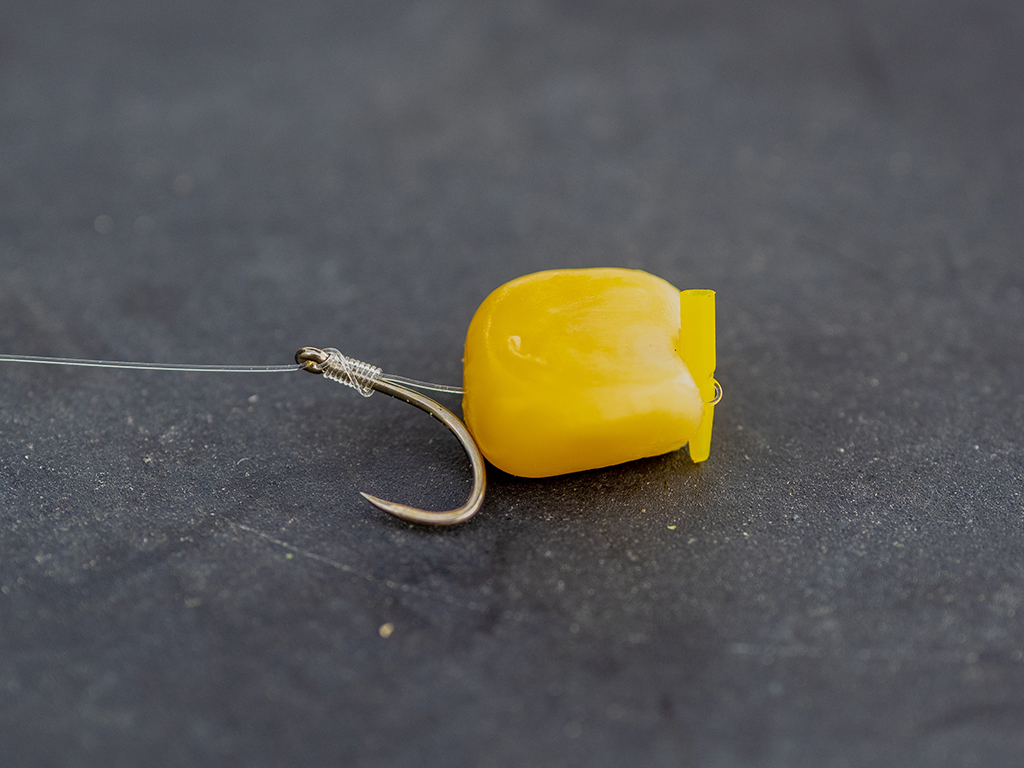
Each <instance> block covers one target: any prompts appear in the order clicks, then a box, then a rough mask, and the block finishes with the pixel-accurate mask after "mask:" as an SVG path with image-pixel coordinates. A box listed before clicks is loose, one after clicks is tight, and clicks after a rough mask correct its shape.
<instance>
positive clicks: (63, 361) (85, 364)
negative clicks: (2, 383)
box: [0, 355, 302, 373]
mask: <svg viewBox="0 0 1024 768" xmlns="http://www.w3.org/2000/svg"><path fill="white" fill-rule="evenodd" d="M0 362H3V363H37V364H39V365H69V366H76V367H78V368H119V369H122V370H136V371H183V372H193V373H196V372H198V373H284V372H285V371H299V370H302V369H301V367H300V366H298V365H295V364H292V365H189V364H186V363H179V364H173V363H129V362H125V361H122V360H81V359H78V358H74V357H37V356H35V355H0Z"/></svg>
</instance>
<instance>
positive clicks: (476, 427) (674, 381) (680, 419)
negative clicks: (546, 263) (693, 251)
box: [0, 269, 721, 525]
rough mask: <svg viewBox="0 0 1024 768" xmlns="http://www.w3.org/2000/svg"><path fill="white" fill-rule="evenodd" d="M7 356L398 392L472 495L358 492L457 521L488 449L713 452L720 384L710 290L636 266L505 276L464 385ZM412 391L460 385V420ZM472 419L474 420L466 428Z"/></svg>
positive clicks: (560, 468)
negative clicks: (449, 497) (461, 463)
mask: <svg viewBox="0 0 1024 768" xmlns="http://www.w3.org/2000/svg"><path fill="white" fill-rule="evenodd" d="M0 361H6V362H21V363H44V364H49V365H73V366H88V367H94V368H128V369H141V370H160V371H208V372H218V373H227V372H234V373H267V372H278V371H294V370H304V371H309V372H311V373H317V374H321V375H323V376H324V377H326V378H328V379H331V380H333V381H337V382H339V383H341V384H345V385H347V386H350V387H352V388H353V389H355V390H357V391H358V392H359V393H360V394H362V395H364V396H367V397H369V396H370V395H371V394H373V393H374V392H383V393H385V394H388V395H391V396H392V397H396V398H398V399H400V400H404V401H405V402H407V403H410V404H412V405H415V406H416V407H418V408H421V409H423V410H424V411H426V412H428V413H429V414H431V415H432V416H434V417H435V418H437V419H439V420H440V421H441V422H442V423H444V425H445V426H446V427H448V429H450V430H451V431H452V433H453V434H454V435H455V436H456V437H457V438H458V440H459V442H461V443H462V446H463V448H465V450H466V454H467V455H468V456H469V460H470V463H471V465H472V469H473V489H472V491H471V492H470V496H469V500H468V501H467V502H466V503H465V504H463V505H462V506H461V507H459V508H458V509H453V510H450V511H447V512H429V511H426V510H422V509H417V508H415V507H410V506H407V505H405V504H398V503H395V502H391V501H385V500H384V499H379V498H377V497H376V496H370V495H369V494H366V493H364V494H362V495H363V496H365V497H366V498H367V499H368V500H369V501H370V502H371V503H372V504H374V505H375V506H377V507H379V508H380V509H383V510H385V511H387V512H390V513H391V514H393V515H396V516H397V517H400V518H402V519H404V520H409V521H412V522H417V523H425V524H432V525H453V524H455V523H461V522H464V521H466V520H468V519H469V518H471V517H472V516H473V515H474V514H476V512H477V510H479V509H480V506H481V505H482V504H483V498H484V489H485V487H486V470H485V465H484V456H486V457H487V459H488V460H490V462H491V463H492V464H494V465H495V466H496V467H498V468H500V469H503V470H504V471H506V472H509V473H511V474H513V475H520V476H523V477H549V476H551V475H561V474H565V473H568V472H579V471H581V470H585V469H596V468H598V467H607V466H610V465H612V464H620V463H622V462H626V461H632V460H634V459H640V458H643V457H645V456H657V455H659V454H662V453H668V452H670V451H675V450H678V449H679V448H681V447H682V446H684V445H686V444H687V443H689V446H690V457H691V458H692V459H693V461H695V462H701V461H704V460H705V459H707V457H708V452H709V450H710V446H711V426H712V421H713V418H714V410H715V403H717V402H718V400H719V399H720V398H721V388H720V387H719V386H718V382H716V381H715V379H714V372H715V294H714V291H705V290H699V291H682V292H681V293H680V291H679V290H678V289H676V288H674V287H673V286H672V285H670V284H669V283H667V282H665V281H664V280H662V279H661V278H659V277H655V276H654V275H650V274H648V273H646V272H641V271H639V270H631V269H563V270H552V271H549V272H537V273H536V274H532V275H526V276H525V277H520V278H519V279H517V280H513V281H512V282H510V283H507V284H505V285H503V286H502V287H500V288H498V289H497V290H496V291H494V292H493V293H492V294H491V295H490V296H488V297H487V299H486V300H485V301H484V303H483V304H481V305H480V308H479V309H478V310H477V312H476V315H475V316H474V317H473V321H472V322H471V323H470V326H469V332H468V333H467V335H466V353H465V359H464V368H463V387H462V388H459V387H449V386H444V385H438V384H429V383H427V382H422V381H415V380H413V379H406V378H403V377H401V376H392V375H385V374H384V373H383V372H382V371H381V369H380V368H377V367H376V366H372V365H369V364H367V363H363V362H360V361H358V360H353V359H352V358H349V357H346V356H345V355H343V354H342V353H341V352H339V351H338V350H336V349H332V348H328V349H319V348H317V347H303V348H302V349H300V350H299V351H298V352H296V353H295V362H296V365H272V366H248V365H175V364H165V363H130V362H111V361H101V360H78V359H70V358H63V357H35V356H24V355H2V354H0ZM416 390H432V391H439V392H449V393H461V394H463V400H462V407H463V412H464V413H465V417H466V424H463V423H462V421H460V420H459V418H458V417H457V416H456V415H455V414H453V413H452V412H451V411H449V410H448V409H447V408H445V407H444V406H443V405H441V404H440V403H438V402H436V401H434V400H432V399H431V398H429V397H426V396H425V395H423V394H422V393H421V392H418V391H416ZM467 426H468V429H467Z"/></svg>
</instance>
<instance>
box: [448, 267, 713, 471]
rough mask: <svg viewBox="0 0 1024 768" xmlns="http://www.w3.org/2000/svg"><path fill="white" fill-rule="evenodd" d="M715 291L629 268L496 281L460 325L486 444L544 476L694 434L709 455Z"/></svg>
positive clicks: (467, 399)
mask: <svg viewBox="0 0 1024 768" xmlns="http://www.w3.org/2000/svg"><path fill="white" fill-rule="evenodd" d="M714 301H715V295H714V292H713V291H703V290H700V291H683V292H682V293H680V291H679V290H678V289H677V288H675V287H673V286H672V285H671V284H669V283H668V282H666V281H665V280H662V279H661V278H659V277H655V276H654V275H651V274H648V273H646V272H642V271H639V270H630V269H569V270H552V271H548V272H538V273H536V274H532V275H526V276H525V277H520V278H518V279H517V280H513V281H512V282H510V283H506V284H505V285H503V286H502V287H500V288H498V289H497V290H496V291H494V292H493V293H492V294H491V295H490V296H488V297H487V299H486V300H485V301H484V303H483V304H481V305H480V308H479V309H478V310H477V312H476V315H474V317H473V321H472V323H471V324H470V326H469V332H468V334H467V336H466V354H465V361H464V371H463V388H464V392H465V394H464V396H463V401H462V408H463V413H464V415H465V419H466V424H467V426H468V428H469V430H470V432H471V433H472V434H473V437H474V438H475V440H476V442H477V444H478V445H479V446H480V450H481V451H482V452H483V454H484V456H486V457H487V459H488V460H489V461H490V462H491V463H492V464H494V465H495V466H496V467H498V468H499V469H502V470H504V471H505V472H509V473H511V474H513V475H520V476H523V477H548V476H551V475H560V474H564V473H567V472H579V471H581V470H585V469H595V468H597V467H606V466H610V465H612V464H619V463H622V462H625V461H632V460H634V459H639V458H643V457H645V456H657V455H659V454H662V453H668V452H669V451H675V450H678V449H679V448H681V447H682V446H683V445H685V444H687V443H689V444H690V455H691V457H692V459H693V460H694V461H704V460H705V459H706V458H707V457H708V452H709V449H710V443H711V425H712V418H713V413H714V403H715V402H717V400H716V399H715V398H716V384H715V381H714V378H713V374H714V370H715V321H714V316H715V303H714Z"/></svg>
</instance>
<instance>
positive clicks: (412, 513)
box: [360, 380, 487, 525]
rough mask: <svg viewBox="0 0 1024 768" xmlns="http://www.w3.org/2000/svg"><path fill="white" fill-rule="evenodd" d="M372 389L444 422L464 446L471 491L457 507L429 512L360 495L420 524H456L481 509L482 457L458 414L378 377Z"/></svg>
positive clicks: (483, 472) (379, 506)
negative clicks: (470, 477) (470, 466)
mask: <svg viewBox="0 0 1024 768" xmlns="http://www.w3.org/2000/svg"><path fill="white" fill-rule="evenodd" d="M373 388H374V390H376V391H377V392H381V393H383V394H385V395H390V396H391V397H394V398H397V399H399V400H402V401H403V402H406V403H409V405H415V406H416V407H417V408H419V409H421V410H424V411H426V412H427V413H429V414H430V415H431V416H433V417H434V418H435V419H437V420H438V421H440V422H441V423H442V424H444V425H445V426H446V427H447V428H448V429H449V431H451V433H452V434H454V435H455V437H456V438H457V439H458V441H459V442H460V443H461V444H462V447H463V449H465V451H466V455H467V456H468V457H469V462H470V464H471V465H472V468H473V490H472V491H470V494H469V500H468V501H467V502H466V503H465V504H463V505H462V506H461V507H459V508H458V509H452V510H449V511H447V512H430V511H428V510H425V509H417V508H416V507H410V506H408V505H407V504H399V503H397V502H394V501H387V500H385V499H381V498H379V497H377V496H373V495H371V494H369V493H362V492H360V495H361V496H362V497H363V498H364V499H366V500H367V501H368V502H370V503H371V504H373V506H375V507H377V509H382V510H384V511H385V512H387V513H388V514H391V515H394V516H395V517H400V518H401V519H402V520H407V521H409V522H410V523H420V524H422V525H456V524H458V523H464V522H466V521H467V520H469V518H471V517H472V516H473V515H475V514H476V513H477V512H478V511H479V510H480V506H481V505H482V504H483V503H484V489H485V488H486V486H487V471H486V469H485V465H484V457H483V455H482V454H481V453H480V449H479V448H478V447H477V445H476V441H475V440H474V439H473V436H472V435H471V434H469V430H468V429H466V425H465V424H463V423H462V421H461V420H460V419H459V417H458V416H456V415H455V414H454V413H452V412H451V411H449V410H448V409H447V408H445V407H444V406H443V405H441V404H440V403H438V402H436V401H434V400H431V399H430V398H429V397H427V396H425V395H421V394H420V393H419V392H414V391H413V390H411V389H407V388H406V387H403V386H401V385H399V384H393V383H391V382H388V381H384V380H378V381H376V382H374V384H373Z"/></svg>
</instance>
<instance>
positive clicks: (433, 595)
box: [231, 523, 487, 611]
mask: <svg viewBox="0 0 1024 768" xmlns="http://www.w3.org/2000/svg"><path fill="white" fill-rule="evenodd" d="M231 525H232V527H234V528H238V529H240V530H243V531H245V532H246V533H251V534H253V535H254V536H258V537H259V538H261V539H263V540H264V541H269V542H270V543H271V544H276V545H277V546H279V547H281V548H282V549H287V550H288V551H289V552H294V553H295V554H297V555H302V557H305V558H308V559H310V560H313V561H315V562H318V563H322V564H323V565H328V566H330V567H331V568H335V569H337V570H339V571H341V572H342V573H347V574H350V575H352V576H356V577H358V578H360V579H362V580H363V581H367V582H369V583H370V584H378V585H381V586H384V587H387V588H388V589H393V590H395V591H396V592H402V593H404V594H409V595H417V596H419V597H427V598H430V599H432V600H441V601H443V602H445V603H450V604H451V605H458V606H462V607H463V608H469V609H471V610H474V611H485V610H487V606H485V605H483V604H482V603H477V602H475V601H473V600H459V599H458V598H455V597H451V596H450V595H442V594H439V593H437V592H431V591H430V590H426V589H420V588H419V587H414V586H412V585H411V584H400V583H399V582H397V581H393V580H392V579H383V580H382V579H377V578H375V577H373V576H371V575H370V574H368V573H363V572H362V571H360V570H358V569H357V568H353V567H352V566H351V565H348V564H347V563H341V562H338V561H337V560H332V559H331V558H329V557H324V556H323V555H318V554H317V553H316V552H310V551H308V550H305V549H302V548H301V547H297V546H295V545H294V544H289V543H288V542H287V541H282V540H281V539H278V538H275V537H273V536H271V535H270V534H267V533H263V531H258V530H256V529H255V528H250V527H249V526H248V525H242V524H241V523H232V524H231Z"/></svg>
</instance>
